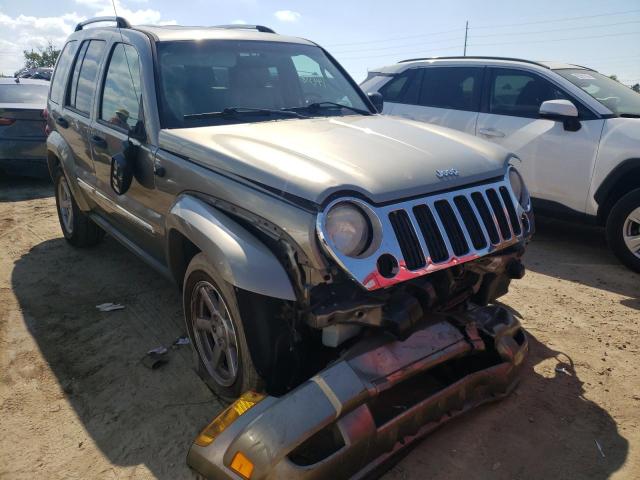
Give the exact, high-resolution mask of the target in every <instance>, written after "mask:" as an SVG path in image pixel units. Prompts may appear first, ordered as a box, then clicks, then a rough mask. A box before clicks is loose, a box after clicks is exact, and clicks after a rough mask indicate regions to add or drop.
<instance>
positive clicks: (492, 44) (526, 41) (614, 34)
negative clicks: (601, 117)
mask: <svg viewBox="0 0 640 480" xmlns="http://www.w3.org/2000/svg"><path fill="white" fill-rule="evenodd" d="M625 35H640V32H626V33H610V34H605V35H590V36H588V37H569V38H566V37H565V38H548V39H545V40H525V41H522V42H509V45H521V44H524V43H526V44H530V43H549V42H566V41H573V40H591V39H593V38H606V37H622V36H625ZM496 45H505V42H500V43H472V44H470V45H469V46H470V47H494V46H496Z"/></svg>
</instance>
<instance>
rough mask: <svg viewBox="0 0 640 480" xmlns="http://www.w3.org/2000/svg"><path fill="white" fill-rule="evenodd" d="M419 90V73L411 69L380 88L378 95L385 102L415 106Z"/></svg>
mask: <svg viewBox="0 0 640 480" xmlns="http://www.w3.org/2000/svg"><path fill="white" fill-rule="evenodd" d="M419 90H420V72H419V71H418V70H417V69H415V68H413V69H411V70H406V71H404V72H402V73H401V74H400V75H398V76H396V77H394V78H393V79H392V80H391V81H390V82H387V84H386V85H384V86H383V87H382V88H380V93H381V94H382V97H383V98H384V100H385V102H392V103H408V104H416V103H418V92H419Z"/></svg>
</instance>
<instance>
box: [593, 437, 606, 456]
mask: <svg viewBox="0 0 640 480" xmlns="http://www.w3.org/2000/svg"><path fill="white" fill-rule="evenodd" d="M594 442H596V447H598V450H599V451H600V455H602V458H605V454H604V452H603V451H602V447H601V446H600V442H598V440H594Z"/></svg>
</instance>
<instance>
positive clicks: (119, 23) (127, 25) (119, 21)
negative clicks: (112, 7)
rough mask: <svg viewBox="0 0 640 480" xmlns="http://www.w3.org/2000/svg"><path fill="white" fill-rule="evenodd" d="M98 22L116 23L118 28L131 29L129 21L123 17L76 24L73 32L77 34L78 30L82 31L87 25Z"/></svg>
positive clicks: (93, 19) (97, 19)
mask: <svg viewBox="0 0 640 480" xmlns="http://www.w3.org/2000/svg"><path fill="white" fill-rule="evenodd" d="M99 22H116V25H117V26H118V28H131V24H130V23H129V21H128V20H127V19H126V18H123V17H95V18H90V19H89V20H85V21H83V22H80V23H79V24H77V25H76V30H75V31H76V32H77V31H79V30H82V29H83V28H84V27H86V26H87V25H90V24H92V23H99Z"/></svg>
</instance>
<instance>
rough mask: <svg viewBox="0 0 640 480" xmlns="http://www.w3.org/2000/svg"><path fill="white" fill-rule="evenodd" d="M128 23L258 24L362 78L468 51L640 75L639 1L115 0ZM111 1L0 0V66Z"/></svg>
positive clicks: (4, 68)
mask: <svg viewBox="0 0 640 480" xmlns="http://www.w3.org/2000/svg"><path fill="white" fill-rule="evenodd" d="M116 7H117V9H118V14H119V15H121V16H124V17H127V18H128V19H129V20H130V22H131V23H133V24H136V23H138V24H141V23H179V24H182V25H216V24H224V23H232V22H245V23H255V24H263V25H268V26H270V27H272V28H273V29H274V30H276V31H277V32H279V33H284V34H289V35H295V36H301V37H305V38H308V39H311V40H314V41H316V42H318V43H319V44H320V45H322V46H324V47H325V48H327V49H328V50H329V51H330V52H331V53H332V54H334V56H335V57H336V58H337V59H338V60H339V61H340V62H341V63H342V64H343V65H344V66H345V67H346V69H347V70H348V71H349V72H350V73H351V74H352V76H353V77H354V78H355V79H356V80H357V81H358V82H360V81H361V80H363V79H364V77H365V76H366V73H367V71H368V70H369V69H371V68H373V67H377V66H381V65H386V64H391V63H395V62H396V61H398V60H402V59H403V58H410V57H416V56H437V55H439V56H442V55H461V54H462V51H463V44H464V33H465V22H466V21H467V20H468V21H469V39H468V45H469V46H468V49H467V54H468V55H498V56H514V57H521V58H529V59H535V60H558V61H566V62H570V63H576V64H580V65H586V66H589V67H592V68H595V69H597V70H599V71H601V72H603V73H605V74H607V75H609V74H614V73H615V74H617V75H618V77H619V78H620V79H621V80H622V81H623V82H624V83H627V84H633V83H636V82H640V0H609V1H607V2H602V1H593V0H581V1H576V0H567V1H562V0H552V1H549V0H536V1H534V2H523V1H520V0H510V1H491V0H485V1H483V2H479V1H475V0H458V1H451V0H449V1H424V0H423V1H417V0H416V1H402V0H396V1H389V0H386V1H377V0H370V1H348V0H340V1H336V0H319V1H314V2H310V1H302V0H291V1H282V0H280V1H270V0H263V1H258V0H180V1H176V0H117V1H116ZM112 14H113V8H112V6H111V0H49V1H45V0H0V72H1V73H5V74H12V73H13V72H14V71H15V70H17V69H18V68H19V67H20V66H21V65H22V63H23V62H22V60H23V59H22V50H23V49H25V48H32V47H33V48H35V47H38V46H42V45H45V44H46V41H47V40H52V41H54V42H55V43H56V44H57V45H59V46H60V45H62V44H63V42H64V39H65V37H66V36H67V35H68V34H69V33H71V32H72V31H73V27H74V26H75V24H76V23H77V22H78V21H80V20H82V19H84V18H87V17H91V16H95V15H112Z"/></svg>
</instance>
